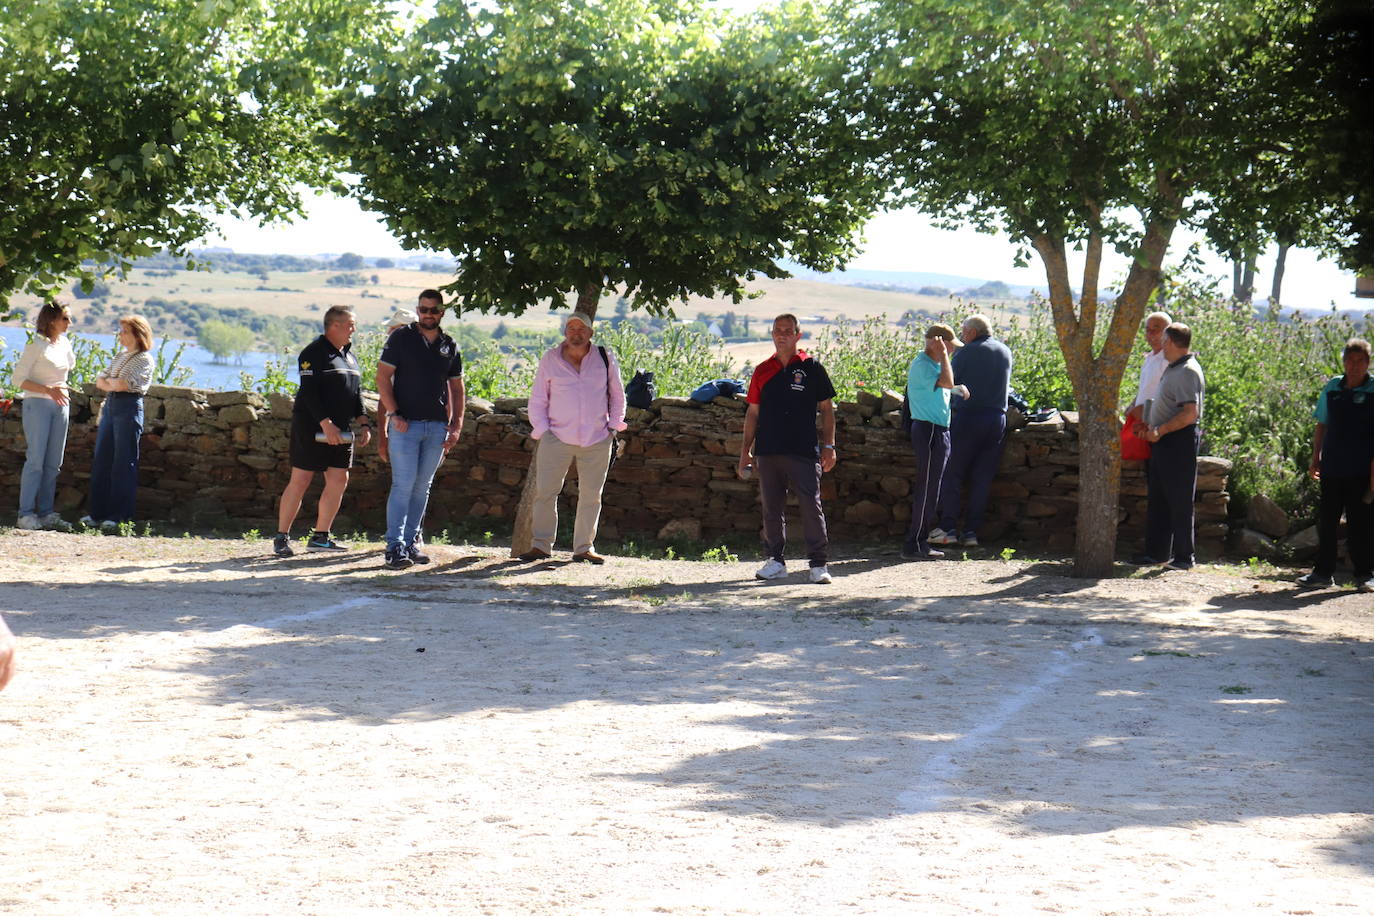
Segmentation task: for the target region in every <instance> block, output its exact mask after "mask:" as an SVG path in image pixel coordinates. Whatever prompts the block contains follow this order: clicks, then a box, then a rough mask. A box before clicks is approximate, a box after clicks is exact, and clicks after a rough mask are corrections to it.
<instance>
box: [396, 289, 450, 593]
mask: <svg viewBox="0 0 1374 916" xmlns="http://www.w3.org/2000/svg"><path fill="white" fill-rule="evenodd" d="M415 311H416V313H417V314H418V315H419V319H418V320H417V321H416V322H415V323H414V324H412V325H410V326H408V327H404V328H398V329H397V330H396V331H394V332H393V333H392V335H391V336H390V337H388V338H387V341H386V347H385V348H384V349H383V350H382V356H381V359H380V360H379V361H378V363H377V395H378V398H379V400H380V401H381V404H382V409H383V410H385V411H386V422H387V424H388V425H389V429H388V433H389V434H388V436H387V440H388V441H387V444H388V447H389V450H390V452H391V494H390V495H389V496H388V497H387V501H386V566H387V568H388V569H405V568H406V567H407V566H410V565H412V564H414V563H428V562H429V557H428V556H426V555H425V553H424V551H423V549H422V541H421V532H420V523H421V522H422V521H423V520H424V517H425V506H426V505H428V503H429V487H430V484H431V483H433V481H434V474H435V472H436V471H438V470H439V465H440V464H441V463H442V462H443V460H444V455H446V454H447V453H448V450H449V449H450V448H452V447H453V446H454V445H455V444H456V443H457V442H458V436H459V434H460V433H461V432H462V430H463V411H464V410H465V409H466V407H467V397H466V392H465V391H464V388H463V357H462V356H461V355H460V354H459V353H458V346H457V344H455V343H454V342H453V338H452V337H449V336H448V335H447V334H445V333H444V332H443V331H441V330H439V319H440V318H441V317H442V316H443V314H444V297H443V296H441V295H440V294H439V292H438V290H433V289H427V290H425V291H424V292H422V293H420V304H419V307H418V308H416V310H415Z"/></svg>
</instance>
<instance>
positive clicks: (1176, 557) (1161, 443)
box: [1141, 322, 1206, 569]
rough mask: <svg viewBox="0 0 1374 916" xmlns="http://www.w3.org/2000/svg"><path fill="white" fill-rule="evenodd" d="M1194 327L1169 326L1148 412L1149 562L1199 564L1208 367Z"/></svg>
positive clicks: (1189, 566) (1171, 566) (1181, 565)
mask: <svg viewBox="0 0 1374 916" xmlns="http://www.w3.org/2000/svg"><path fill="white" fill-rule="evenodd" d="M1192 342H1193V332H1192V331H1191V330H1189V328H1188V326H1187V325H1186V324H1179V323H1177V322H1175V323H1174V324H1171V325H1169V326H1168V327H1167V328H1165V329H1164V358H1165V359H1166V360H1168V366H1167V367H1166V368H1165V369H1164V374H1163V375H1161V376H1160V378H1159V392H1158V393H1157V394H1156V395H1155V398H1154V401H1153V402H1151V403H1150V405H1149V408H1150V409H1149V413H1148V415H1147V416H1146V417H1145V423H1146V426H1147V427H1148V428H1147V430H1146V432H1145V439H1146V441H1148V442H1150V443H1152V444H1153V447H1152V448H1151V450H1150V467H1149V478H1148V481H1149V509H1148V510H1147V514H1146V521H1145V556H1144V557H1142V558H1141V561H1142V562H1144V563H1163V564H1164V565H1165V567H1167V568H1169V569H1192V568H1193V562H1194V557H1193V497H1194V494H1195V491H1196V488H1197V453H1198V445H1199V443H1200V442H1201V440H1202V432H1201V430H1200V429H1199V427H1198V421H1200V420H1201V419H1202V396H1203V391H1204V389H1205V387H1206V385H1205V382H1204V380H1203V377H1202V366H1201V365H1200V364H1199V363H1198V361H1197V357H1195V356H1193V354H1192V353H1191V352H1189V349H1190V347H1191V346H1192Z"/></svg>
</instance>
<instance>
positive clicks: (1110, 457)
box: [1073, 376, 1121, 578]
mask: <svg viewBox="0 0 1374 916" xmlns="http://www.w3.org/2000/svg"><path fill="white" fill-rule="evenodd" d="M1120 392H1121V385H1120V381H1118V382H1117V384H1115V385H1111V384H1108V382H1107V380H1106V379H1105V378H1103V377H1101V376H1098V379H1097V380H1096V381H1093V382H1090V383H1089V386H1088V390H1087V391H1084V392H1081V393H1080V394H1079V398H1078V404H1079V413H1078V520H1077V526H1078V527H1077V530H1076V531H1075V534H1074V552H1073V574H1074V575H1075V576H1080V577H1084V578H1100V577H1103V576H1108V575H1111V569H1112V563H1113V562H1114V561H1115V555H1116V526H1117V523H1118V522H1119V521H1120V515H1121V510H1120V505H1121V437H1120V434H1119V433H1118V430H1119V429H1120V428H1121V427H1120V421H1119V420H1118V419H1117V400H1118V397H1119V395H1120Z"/></svg>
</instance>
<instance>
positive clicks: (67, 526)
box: [38, 512, 72, 531]
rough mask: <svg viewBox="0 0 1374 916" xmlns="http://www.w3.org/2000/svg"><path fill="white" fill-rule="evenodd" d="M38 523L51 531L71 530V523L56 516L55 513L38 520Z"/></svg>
mask: <svg viewBox="0 0 1374 916" xmlns="http://www.w3.org/2000/svg"><path fill="white" fill-rule="evenodd" d="M38 523H39V524H40V525H42V526H43V527H44V528H47V529H50V530H52V531H71V530H72V523H71V522H69V521H67V520H66V519H65V518H63V517H62V516H60V515H58V514H57V513H56V512H49V513H48V514H47V515H45V516H43V517H42V518H40V519H39V520H38Z"/></svg>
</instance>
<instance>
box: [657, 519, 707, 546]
mask: <svg viewBox="0 0 1374 916" xmlns="http://www.w3.org/2000/svg"><path fill="white" fill-rule="evenodd" d="M679 538H681V539H683V540H688V541H699V540H701V519H696V518H675V519H673V520H671V521H670V522H668V524H666V525H664V526H663V527H662V528H660V529H658V539H659V540H660V541H672V540H676V539H679Z"/></svg>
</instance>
